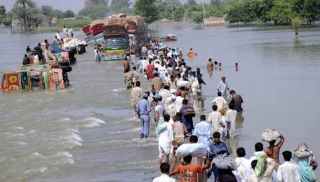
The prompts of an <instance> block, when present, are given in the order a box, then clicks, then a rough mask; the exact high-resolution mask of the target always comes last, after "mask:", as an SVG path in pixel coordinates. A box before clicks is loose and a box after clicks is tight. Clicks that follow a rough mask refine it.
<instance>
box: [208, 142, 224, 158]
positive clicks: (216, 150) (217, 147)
mask: <svg viewBox="0 0 320 182" xmlns="http://www.w3.org/2000/svg"><path fill="white" fill-rule="evenodd" d="M210 152H211V154H212V155H213V156H216V155H217V154H222V153H226V152H228V147H227V145H226V144H225V143H223V142H221V141H220V142H219V143H211V144H210Z"/></svg>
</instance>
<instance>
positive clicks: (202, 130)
mask: <svg viewBox="0 0 320 182" xmlns="http://www.w3.org/2000/svg"><path fill="white" fill-rule="evenodd" d="M193 134H194V135H196V136H197V137H198V139H199V143H202V144H204V145H206V146H208V147H209V145H210V143H211V142H210V137H211V125H210V124H209V123H208V122H207V121H206V116H205V115H200V123H197V124H196V126H195V129H194V132H193Z"/></svg>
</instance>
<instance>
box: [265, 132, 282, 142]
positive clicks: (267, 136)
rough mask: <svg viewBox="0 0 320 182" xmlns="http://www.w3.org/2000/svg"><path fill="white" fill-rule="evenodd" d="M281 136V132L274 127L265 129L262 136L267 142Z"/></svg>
mask: <svg viewBox="0 0 320 182" xmlns="http://www.w3.org/2000/svg"><path fill="white" fill-rule="evenodd" d="M280 136H281V133H280V132H279V131H277V130H274V129H264V130H263V132H262V134H261V138H262V140H264V141H266V142H270V141H273V140H277V139H278V138H279V137H280Z"/></svg>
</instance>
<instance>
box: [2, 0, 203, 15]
mask: <svg viewBox="0 0 320 182" xmlns="http://www.w3.org/2000/svg"><path fill="white" fill-rule="evenodd" d="M33 1H34V2H36V3H37V5H38V6H39V7H40V6H42V5H50V6H52V7H53V8H55V9H60V10H64V11H65V10H69V9H71V10H72V11H74V12H76V13H77V12H78V11H79V10H81V9H82V8H83V6H84V1H85V0H33ZM131 1H132V2H133V1H134V0H131ZM180 1H181V2H184V3H185V2H187V0H180ZM14 2H15V0H0V5H4V6H5V7H6V9H7V10H11V9H12V7H13V4H14ZM110 2H111V0H109V3H110ZM196 2H198V3H202V2H209V0H196Z"/></svg>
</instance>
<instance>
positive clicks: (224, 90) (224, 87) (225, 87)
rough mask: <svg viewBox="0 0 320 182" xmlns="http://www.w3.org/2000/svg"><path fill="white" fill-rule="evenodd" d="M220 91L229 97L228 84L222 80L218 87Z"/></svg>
mask: <svg viewBox="0 0 320 182" xmlns="http://www.w3.org/2000/svg"><path fill="white" fill-rule="evenodd" d="M217 89H218V91H219V92H221V93H222V95H223V96H224V95H227V91H228V89H229V87H228V84H227V82H223V81H222V80H221V81H220V82H219V84H218V87H217Z"/></svg>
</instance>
